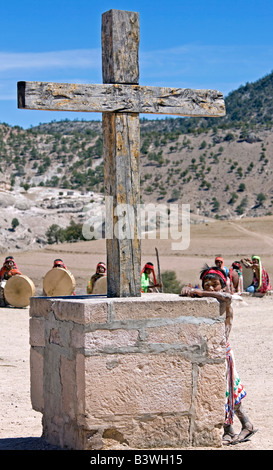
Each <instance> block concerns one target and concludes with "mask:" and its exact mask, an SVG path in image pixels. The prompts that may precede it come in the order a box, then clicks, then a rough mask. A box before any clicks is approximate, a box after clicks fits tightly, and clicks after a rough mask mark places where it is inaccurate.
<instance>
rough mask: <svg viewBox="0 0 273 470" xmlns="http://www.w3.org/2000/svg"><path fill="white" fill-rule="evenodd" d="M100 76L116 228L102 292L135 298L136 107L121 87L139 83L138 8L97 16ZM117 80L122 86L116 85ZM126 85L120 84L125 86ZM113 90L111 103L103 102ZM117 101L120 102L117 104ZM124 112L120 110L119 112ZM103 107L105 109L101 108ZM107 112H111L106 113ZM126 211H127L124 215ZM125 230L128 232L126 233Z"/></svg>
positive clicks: (109, 210) (110, 213)
mask: <svg viewBox="0 0 273 470" xmlns="http://www.w3.org/2000/svg"><path fill="white" fill-rule="evenodd" d="M101 35H102V64H103V65H102V76H103V82H104V83H106V84H107V83H113V84H117V83H118V85H110V86H109V85H103V86H104V87H106V88H105V89H106V90H108V91H106V95H105V98H106V99H105V100H104V99H103V102H104V106H103V119H102V124H103V142H104V145H103V148H104V185H105V194H106V195H108V196H111V197H112V202H113V204H112V207H109V206H108V207H107V206H106V220H107V221H108V222H110V223H113V226H114V228H118V229H119V231H118V232H117V231H116V232H114V233H113V237H107V239H106V250H107V267H108V276H107V296H108V297H139V296H140V295H141V282H140V275H141V269H140V263H141V248H140V239H139V238H138V233H139V232H138V224H139V223H140V221H139V220H138V217H137V206H138V204H139V202H140V195H139V194H140V193H139V191H140V176H139V152H140V151H139V149H140V132H139V115H138V114H137V113H138V112H139V111H138V110H137V108H136V107H135V111H134V112H135V114H131V113H130V110H129V108H128V106H127V105H126V103H127V102H129V101H130V100H128V95H127V96H125V95H123V97H122V98H121V96H120V93H121V95H122V94H123V93H125V94H126V92H125V91H122V89H124V90H125V89H130V90H132V87H131V86H129V85H127V86H126V85H124V84H134V86H136V85H137V84H138V79H139V64H138V47H139V18H138V13H134V12H126V11H119V10H110V11H109V12H106V13H104V15H103V16H102V34H101ZM121 84H122V85H121ZM124 87H125V88H124ZM112 93H113V94H114V100H113V102H112V104H113V105H114V106H113V107H111V105H110V109H109V108H108V109H106V108H107V107H108V104H107V103H110V102H111V98H110V96H111V95H112ZM118 101H119V104H118ZM122 108H123V111H125V113H124V114H120V113H119V112H118V111H119V110H122ZM106 111H108V112H106ZM109 111H110V112H109ZM122 204H127V206H128V207H130V221H129V220H128V217H127V223H126V225H127V227H125V229H127V230H128V229H130V233H127V234H126V236H125V237H122V233H121V231H122V228H121V225H120V224H119V221H118V217H117V212H116V211H117V210H118V208H120V207H122V206H121V205H122ZM127 216H128V214H127ZM128 235H129V236H128Z"/></svg>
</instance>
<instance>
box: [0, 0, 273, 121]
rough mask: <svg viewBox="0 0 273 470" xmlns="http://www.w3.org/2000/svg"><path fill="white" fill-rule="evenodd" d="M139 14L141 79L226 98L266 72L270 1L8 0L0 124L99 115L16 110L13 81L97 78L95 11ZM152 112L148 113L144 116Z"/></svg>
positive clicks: (1, 44)
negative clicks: (213, 91)
mask: <svg viewBox="0 0 273 470" xmlns="http://www.w3.org/2000/svg"><path fill="white" fill-rule="evenodd" d="M110 9H120V10H129V11H137V12H139V18H140V49H139V50H140V54H139V58H140V84H141V85H153V86H173V87H181V88H207V89H217V90H219V91H222V92H223V93H224V96H227V94H228V93H230V92H231V91H233V90H235V89H237V88H238V87H239V86H240V85H244V84H245V83H247V82H253V81H256V80H258V79H259V78H262V77H264V76H265V75H267V74H268V73H271V72H272V70H273V34H272V27H273V2H272V0H218V1H216V0H166V1H162V0H150V1H149V0H137V1H134V0H132V1H130V0H128V1H123V0H109V1H108V0H100V1H93V0H73V1H72V0H44V1H42V2H40V1H38V0H24V2H22V0H20V1H19V0H10V1H9V2H7V1H3V2H1V6H0V16H1V28H0V122H6V123H8V124H10V125H19V126H22V127H23V128H28V127H30V126H35V125H37V124H39V123H40V122H50V121H52V120H56V121H58V120H62V119H71V120H73V119H85V120H88V119H101V114H100V113H97V114H95V113H92V114H91V113H64V112H50V111H27V110H18V109H17V98H16V94H17V82H18V81H21V80H24V81H52V82H68V83H102V73H101V15H102V13H104V12H105V11H107V10H110ZM146 117H150V118H151V117H153V116H146Z"/></svg>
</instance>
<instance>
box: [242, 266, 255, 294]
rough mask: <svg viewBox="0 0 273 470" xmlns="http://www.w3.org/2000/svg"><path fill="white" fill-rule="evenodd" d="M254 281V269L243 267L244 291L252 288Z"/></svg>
mask: <svg viewBox="0 0 273 470" xmlns="http://www.w3.org/2000/svg"><path fill="white" fill-rule="evenodd" d="M252 281H253V271H252V269H251V268H246V267H245V266H243V286H244V290H246V288H247V287H248V286H250V284H251V283H252Z"/></svg>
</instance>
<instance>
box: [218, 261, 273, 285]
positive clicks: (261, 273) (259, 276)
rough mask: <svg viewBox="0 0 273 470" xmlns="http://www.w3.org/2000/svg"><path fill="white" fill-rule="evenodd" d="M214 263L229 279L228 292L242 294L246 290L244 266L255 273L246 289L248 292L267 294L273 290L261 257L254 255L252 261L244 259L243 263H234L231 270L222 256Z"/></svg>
mask: <svg viewBox="0 0 273 470" xmlns="http://www.w3.org/2000/svg"><path fill="white" fill-rule="evenodd" d="M214 263H215V266H217V267H218V268H221V269H222V270H224V271H225V274H226V278H227V286H226V290H228V291H229V292H230V293H231V294H234V293H237V294H242V292H243V290H244V285H243V284H244V283H243V266H244V267H245V268H247V269H251V270H252V272H253V277H252V281H251V283H250V284H249V285H248V286H247V287H246V292H249V293H252V294H254V293H259V294H266V292H268V291H270V290H272V287H271V284H270V279H269V275H268V273H267V272H266V270H265V268H264V267H263V265H262V262H261V258H260V256H257V255H253V256H252V257H251V259H250V258H243V259H241V261H234V262H233V263H232V265H231V267H230V268H229V269H228V268H227V267H226V266H225V265H224V260H223V258H222V257H221V256H217V257H216V258H215V260H214Z"/></svg>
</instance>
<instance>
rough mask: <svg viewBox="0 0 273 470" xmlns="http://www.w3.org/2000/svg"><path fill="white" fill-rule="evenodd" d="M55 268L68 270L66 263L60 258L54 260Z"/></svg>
mask: <svg viewBox="0 0 273 470" xmlns="http://www.w3.org/2000/svg"><path fill="white" fill-rule="evenodd" d="M53 268H63V269H67V268H66V265H65V264H64V262H63V260H62V259H60V258H57V259H54V262H53Z"/></svg>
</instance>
